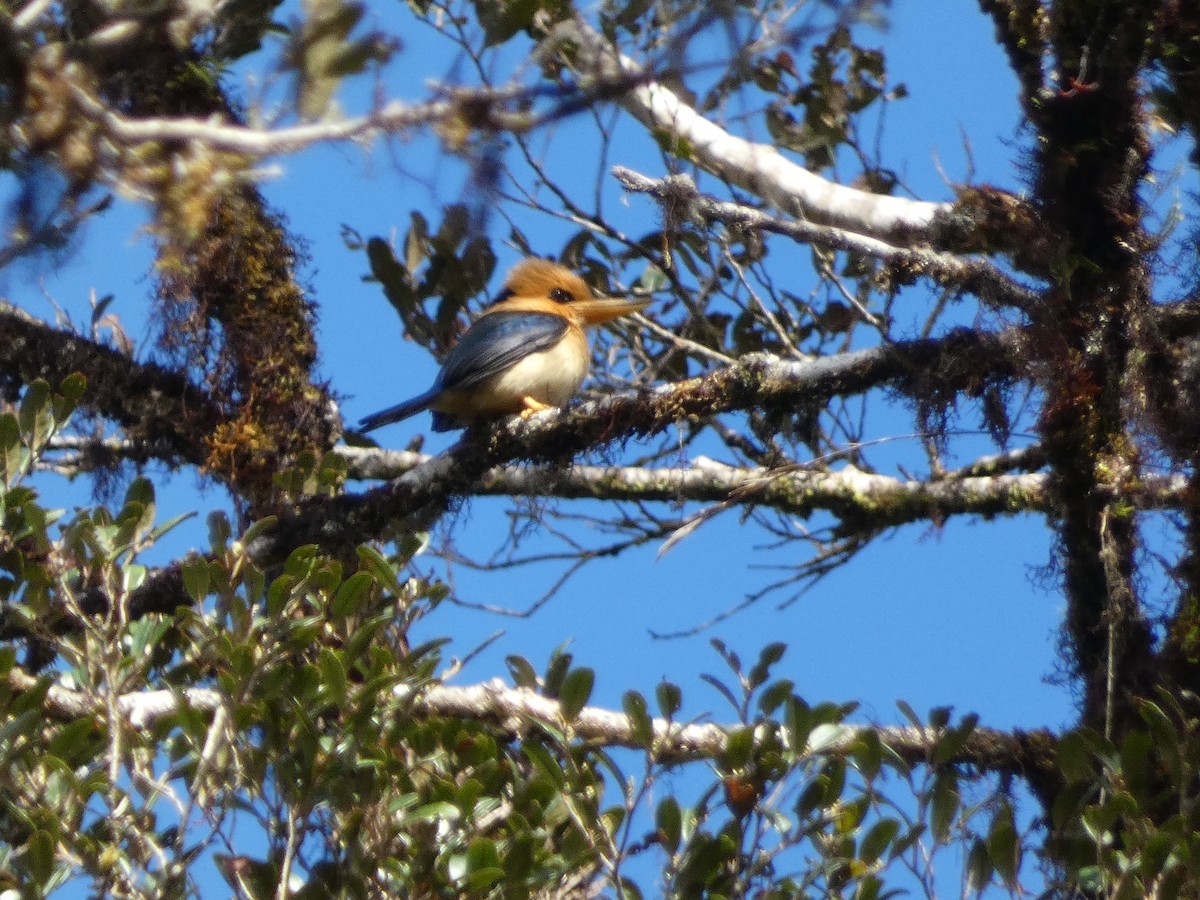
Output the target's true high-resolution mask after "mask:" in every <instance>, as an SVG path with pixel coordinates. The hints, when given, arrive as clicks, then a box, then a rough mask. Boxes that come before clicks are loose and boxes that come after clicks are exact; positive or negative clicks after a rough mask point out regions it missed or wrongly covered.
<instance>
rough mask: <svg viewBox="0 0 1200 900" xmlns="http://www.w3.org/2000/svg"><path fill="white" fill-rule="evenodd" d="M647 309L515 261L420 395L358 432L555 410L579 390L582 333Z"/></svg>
mask: <svg viewBox="0 0 1200 900" xmlns="http://www.w3.org/2000/svg"><path fill="white" fill-rule="evenodd" d="M649 305H650V301H649V300H635V299H626V298H622V297H601V296H598V295H596V294H595V293H593V292H592V289H591V288H589V287H588V286H587V283H586V282H585V281H584V280H583V279H582V278H580V277H579V276H578V275H576V274H575V273H574V272H572V271H571V270H570V269H566V268H563V267H562V266H560V265H558V264H556V263H552V262H550V261H549V260H545V259H537V258H533V259H527V260H524V261H523V262H520V263H517V265H516V266H515V267H514V268H513V270H512V271H511V272H510V273H509V275H508V278H507V279H506V280H505V282H504V289H503V290H502V291H501V292H500V294H499V296H497V297H496V300H495V301H494V302H493V303H492V304H491V305H490V306H489V307H488V308H487V309H485V310H484V311H483V313H482V315H480V316H479V318H478V319H476V320H475V321H474V322H473V323H472V324H471V326H470V327H469V328H468V329H467V330H466V332H465V333H464V334H463V336H462V338H460V339H459V341H458V343H457V344H455V345H454V346H453V347H452V348H450V352H449V353H448V354H447V355H446V360H445V362H444V363H442V369H441V371H440V372H438V375H437V378H435V379H434V381H433V387H431V388H430V389H429V390H427V391H426V392H425V393H423V394H420V395H418V396H416V397H413V398H412V399H411V400H406V401H404V402H403V403H399V404H397V405H396V406H390V407H388V408H387V409H384V410H380V411H379V412H377V413H374V414H373V415H370V416H367V417H366V418H365V419H363V420H362V422H361V423H360V424H359V430H360V431H363V432H367V431H373V430H374V429H376V428H381V427H383V426H384V425H390V424H391V423H393V422H399V421H400V420H401V419H407V418H408V417H409V416H412V415H415V414H417V413H419V412H421V411H422V410H425V409H429V410H432V411H433V430H434V431H449V430H450V429H452V428H465V427H466V426H468V425H470V424H472V423H474V422H479V421H484V420H487V419H497V418H501V417H503V416H506V415H512V414H515V413H519V414H520V415H521V417H522V418H526V417H528V416H531V415H533V414H534V413H535V412H538V411H540V410H543V409H550V408H552V407H559V406H563V405H565V404H566V402H567V401H568V400H570V399H571V397H573V396H574V395H575V392H576V391H578V390H579V386H580V385H581V384H582V383H583V379H584V377H585V376H586V375H587V371H588V363H589V361H590V360H591V356H592V353H591V348H590V347H589V345H588V340H587V336H586V335H585V334H584V328H585V327H587V326H590V325H599V324H601V323H603V322H608V321H610V320H612V319H616V318H619V317H620V316H624V315H628V314H629V313H633V312H637V311H638V310H642V309H645V308H646V307H647V306H649Z"/></svg>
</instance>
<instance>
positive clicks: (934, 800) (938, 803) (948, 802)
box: [929, 772, 990, 877]
mask: <svg viewBox="0 0 1200 900" xmlns="http://www.w3.org/2000/svg"><path fill="white" fill-rule="evenodd" d="M958 806H959V793H958V778H957V777H956V776H955V775H954V773H952V772H940V773H938V776H937V778H936V779H935V780H934V782H933V792H932V796H931V797H930V803H929V824H930V827H931V828H932V829H933V837H934V840H936V841H937V842H938V843H939V844H945V843H947V842H948V841H949V840H950V829H951V828H952V827H953V825H954V822H955V819H956V818H957V817H958ZM989 877H990V876H989Z"/></svg>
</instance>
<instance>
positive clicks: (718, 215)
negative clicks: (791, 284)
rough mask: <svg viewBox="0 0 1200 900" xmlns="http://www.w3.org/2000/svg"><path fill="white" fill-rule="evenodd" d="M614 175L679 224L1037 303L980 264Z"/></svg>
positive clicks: (677, 180) (673, 184) (631, 175)
mask: <svg viewBox="0 0 1200 900" xmlns="http://www.w3.org/2000/svg"><path fill="white" fill-rule="evenodd" d="M613 175H614V176H615V177H616V179H617V180H618V181H620V182H621V184H622V185H624V186H625V188H626V189H627V190H630V191H634V192H637V193H644V194H649V195H650V196H652V197H654V198H655V199H656V200H658V201H659V202H660V203H662V204H663V206H664V207H666V208H667V209H669V210H670V214H671V215H672V216H675V217H677V218H679V219H682V220H687V219H697V220H699V221H701V222H704V223H706V224H707V223H710V222H720V223H721V224H723V225H725V226H727V227H732V228H738V229H751V230H757V231H764V232H770V233H773V234H781V235H784V236H786V237H790V238H792V239H793V240H795V241H797V242H799V243H803V244H812V245H813V246H816V247H824V248H828V249H831V250H845V251H849V252H852V253H860V254H863V255H865V256H871V257H874V258H876V259H878V260H880V261H882V262H884V263H886V264H887V265H889V266H891V267H892V268H893V269H895V270H896V271H897V272H898V274H900V275H902V276H908V277H911V276H919V275H923V276H928V277H929V278H931V279H933V281H934V282H936V283H937V284H940V285H944V286H947V287H954V288H960V289H962V290H965V291H968V292H970V293H972V294H975V295H976V296H978V297H980V298H981V299H983V300H985V301H986V302H988V303H989V304H991V305H994V306H1012V307H1015V308H1017V309H1024V308H1026V307H1027V306H1029V305H1030V304H1032V303H1034V302H1036V300H1037V293H1036V292H1034V291H1032V290H1030V289H1029V288H1027V287H1025V286H1024V285H1022V284H1019V283H1018V282H1016V281H1014V280H1013V279H1012V278H1010V277H1009V276H1007V275H1005V274H1004V273H1003V272H1001V271H1000V270H999V269H998V268H996V267H995V266H994V265H992V264H991V263H990V262H988V261H986V260H984V259H978V258H972V257H967V256H961V255H956V254H951V253H941V252H938V251H936V250H930V249H928V248H924V247H898V246H895V245H893V244H890V243H888V242H887V241H884V240H880V239H878V238H873V237H868V236H864V235H861V234H857V233H855V232H852V231H848V230H846V229H843V228H837V227H834V226H832V225H820V224H816V223H814V222H810V221H807V220H802V219H801V220H795V219H781V218H779V217H777V216H772V215H769V214H767V213H764V212H762V211H761V210H758V209H754V208H753V207H750V206H746V205H744V204H740V203H732V202H729V201H723V200H718V199H716V198H715V197H712V196H710V195H708V194H702V193H700V191H698V190H697V189H696V184H695V182H694V181H692V179H691V178H689V177H688V176H687V175H672V176H670V177H668V178H662V179H654V178H647V177H646V176H644V175H641V174H639V173H637V172H634V171H633V170H632V169H627V168H625V167H624V166H616V167H614V168H613Z"/></svg>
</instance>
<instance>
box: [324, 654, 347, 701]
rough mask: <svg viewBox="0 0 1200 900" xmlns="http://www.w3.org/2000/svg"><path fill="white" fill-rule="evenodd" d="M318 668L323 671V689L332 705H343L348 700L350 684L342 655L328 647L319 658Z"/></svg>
mask: <svg viewBox="0 0 1200 900" xmlns="http://www.w3.org/2000/svg"><path fill="white" fill-rule="evenodd" d="M317 666H318V668H319V669H320V670H321V687H322V688H323V690H324V693H325V695H326V697H327V698H328V699H329V701H330V702H331V703H334V704H341V703H343V702H344V701H345V699H346V693H347V691H348V690H349V687H350V682H349V679H348V678H347V677H346V666H345V664H344V663H343V662H342V659H341V655H340V654H338V653H337V652H335V651H334V650H331V649H330V648H328V647H322V648H321V654H320V656H319V657H318V658H317Z"/></svg>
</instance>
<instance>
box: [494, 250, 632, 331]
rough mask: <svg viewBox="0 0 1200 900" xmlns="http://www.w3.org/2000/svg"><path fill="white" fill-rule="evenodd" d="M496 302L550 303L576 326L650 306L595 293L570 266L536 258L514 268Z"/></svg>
mask: <svg viewBox="0 0 1200 900" xmlns="http://www.w3.org/2000/svg"><path fill="white" fill-rule="evenodd" d="M496 302H497V303H503V304H505V306H506V307H507V308H509V309H529V310H531V311H539V312H540V311H545V310H546V309H547V304H548V303H549V304H552V305H553V309H554V311H555V312H558V313H560V314H561V315H565V316H567V317H569V318H571V319H573V320H574V321H575V322H576V323H577V324H579V325H599V324H601V323H603V322H608V321H610V320H612V319H616V318H618V317H620V316H624V315H628V314H629V313H633V312H637V311H639V310H642V309H645V308H646V307H647V306H649V305H650V301H649V300H636V299H632V298H626V297H600V296H597V295H596V294H595V293H593V291H592V289H591V288H590V287H588V285H587V282H585V281H584V280H583V279H582V278H580V277H579V276H578V275H576V274H575V273H574V272H572V271H571V270H570V269H567V268H564V267H563V266H560V265H558V264H557V263H552V262H550V261H549V260H546V259H537V258H532V259H527V260H524V261H523V262H519V263H517V265H515V266H514V267H513V269H512V271H511V272H509V274H508V278H507V280H506V281H505V283H504V290H503V291H502V292H501V293H500V296H499V297H498V298H497V301H496Z"/></svg>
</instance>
